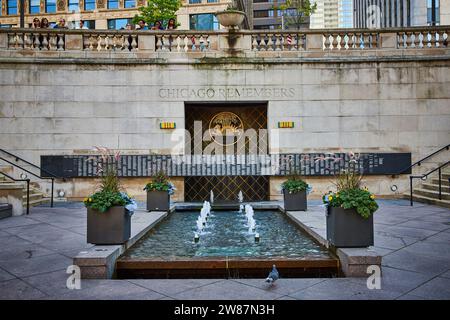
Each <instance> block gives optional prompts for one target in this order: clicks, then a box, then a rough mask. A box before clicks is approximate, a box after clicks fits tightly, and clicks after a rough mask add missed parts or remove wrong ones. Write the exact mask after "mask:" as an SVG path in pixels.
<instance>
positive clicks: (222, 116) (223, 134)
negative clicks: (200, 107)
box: [209, 112, 244, 146]
mask: <svg viewBox="0 0 450 320" xmlns="http://www.w3.org/2000/svg"><path fill="white" fill-rule="evenodd" d="M243 134H244V124H243V122H242V120H241V118H239V117H238V116H237V115H236V114H235V113H233V112H220V113H218V114H216V115H215V116H214V117H213V118H212V119H211V121H210V122H209V135H210V136H211V138H212V140H213V141H214V142H216V143H218V144H220V145H222V146H229V145H233V144H235V143H237V142H238V141H239V139H240V138H241V137H242V136H243ZM230 136H233V142H232V143H227V142H228V141H230V140H231V139H230V138H229V137H230ZM216 137H220V138H219V139H217V138H216ZM218 140H219V141H218Z"/></svg>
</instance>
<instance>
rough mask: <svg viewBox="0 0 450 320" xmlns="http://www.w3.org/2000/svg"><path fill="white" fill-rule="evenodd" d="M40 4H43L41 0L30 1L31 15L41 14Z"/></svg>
mask: <svg viewBox="0 0 450 320" xmlns="http://www.w3.org/2000/svg"><path fill="white" fill-rule="evenodd" d="M40 4H41V1H40V0H30V13H31V14H36V13H39V11H40V10H39V6H40Z"/></svg>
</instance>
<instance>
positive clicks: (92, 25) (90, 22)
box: [84, 20, 95, 29]
mask: <svg viewBox="0 0 450 320" xmlns="http://www.w3.org/2000/svg"><path fill="white" fill-rule="evenodd" d="M84 25H85V26H86V28H88V29H95V20H84Z"/></svg>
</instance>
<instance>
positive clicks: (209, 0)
mask: <svg viewBox="0 0 450 320" xmlns="http://www.w3.org/2000/svg"><path fill="white" fill-rule="evenodd" d="M215 2H219V0H208V1H207V3H215Z"/></svg>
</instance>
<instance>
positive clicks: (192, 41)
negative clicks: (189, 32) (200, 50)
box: [190, 35, 197, 51]
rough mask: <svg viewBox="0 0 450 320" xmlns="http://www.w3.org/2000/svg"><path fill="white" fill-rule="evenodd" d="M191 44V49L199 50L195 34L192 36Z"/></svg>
mask: <svg viewBox="0 0 450 320" xmlns="http://www.w3.org/2000/svg"><path fill="white" fill-rule="evenodd" d="M190 42H191V43H190V45H191V50H192V51H196V50H197V40H196V37H195V35H193V36H190Z"/></svg>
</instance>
